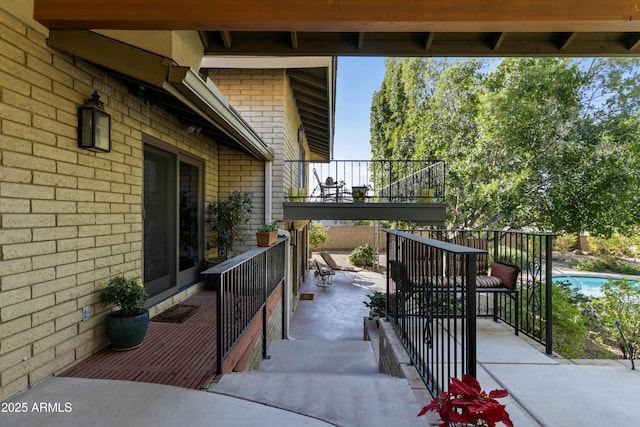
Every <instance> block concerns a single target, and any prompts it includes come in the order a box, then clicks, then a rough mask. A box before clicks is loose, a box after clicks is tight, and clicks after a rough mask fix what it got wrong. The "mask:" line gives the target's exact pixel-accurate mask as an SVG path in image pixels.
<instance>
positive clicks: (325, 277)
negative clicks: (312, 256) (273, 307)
mask: <svg viewBox="0 0 640 427" xmlns="http://www.w3.org/2000/svg"><path fill="white" fill-rule="evenodd" d="M314 263H315V266H316V271H315V272H314V273H313V275H314V276H315V277H316V279H318V283H316V286H319V287H321V288H326V287H327V286H329V285H333V283H332V280H331V278H332V276H333V275H334V274H336V273H335V272H334V271H333V270H332V269H331V267H322V266H321V265H320V264H319V263H318V261H314Z"/></svg>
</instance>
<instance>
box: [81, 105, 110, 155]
mask: <svg viewBox="0 0 640 427" xmlns="http://www.w3.org/2000/svg"><path fill="white" fill-rule="evenodd" d="M78 147H80V148H86V149H87V150H91V151H99V152H104V153H108V152H109V151H111V116H110V115H109V114H107V113H106V112H105V111H104V104H103V102H102V101H100V95H98V92H93V94H92V95H91V98H89V99H87V100H86V101H85V104H84V106H82V107H79V108H78Z"/></svg>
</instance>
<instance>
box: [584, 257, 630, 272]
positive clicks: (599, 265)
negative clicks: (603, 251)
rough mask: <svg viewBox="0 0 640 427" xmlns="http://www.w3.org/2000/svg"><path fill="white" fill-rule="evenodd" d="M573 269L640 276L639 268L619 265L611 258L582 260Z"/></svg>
mask: <svg viewBox="0 0 640 427" xmlns="http://www.w3.org/2000/svg"><path fill="white" fill-rule="evenodd" d="M574 267H575V268H576V269H578V270H585V271H596V272H602V271H612V272H614V273H620V274H633V275H640V267H635V266H633V265H630V264H625V263H621V262H619V261H617V260H616V259H615V258H612V257H607V258H603V259H597V260H582V261H580V262H578V263H577V264H576V265H575V266H574Z"/></svg>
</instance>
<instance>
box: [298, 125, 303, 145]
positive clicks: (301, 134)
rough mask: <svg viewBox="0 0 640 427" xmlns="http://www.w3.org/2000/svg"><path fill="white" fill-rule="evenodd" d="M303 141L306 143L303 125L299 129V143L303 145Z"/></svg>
mask: <svg viewBox="0 0 640 427" xmlns="http://www.w3.org/2000/svg"><path fill="white" fill-rule="evenodd" d="M302 141H304V129H303V128H302V125H300V127H299V128H298V143H300V144H302Z"/></svg>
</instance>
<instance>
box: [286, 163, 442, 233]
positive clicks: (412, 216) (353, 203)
mask: <svg viewBox="0 0 640 427" xmlns="http://www.w3.org/2000/svg"><path fill="white" fill-rule="evenodd" d="M284 173H285V186H286V190H285V191H286V194H285V196H286V201H285V202H284V203H283V207H284V219H287V220H311V219H315V220H322V219H331V220H392V221H411V222H414V223H417V224H419V225H434V226H443V225H444V221H445V218H446V204H445V203H444V196H445V179H444V178H445V172H444V163H443V162H441V161H435V162H433V161H421V160H370V161H369V160H334V161H331V162H313V161H286V162H285V170H284Z"/></svg>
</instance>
